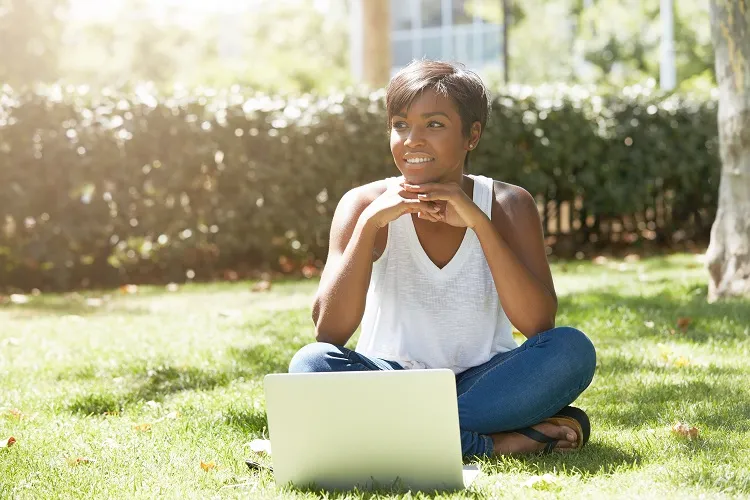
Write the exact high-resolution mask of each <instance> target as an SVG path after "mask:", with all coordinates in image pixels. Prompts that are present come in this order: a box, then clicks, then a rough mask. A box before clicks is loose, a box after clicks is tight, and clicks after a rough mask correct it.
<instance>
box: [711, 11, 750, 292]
mask: <svg viewBox="0 0 750 500" xmlns="http://www.w3.org/2000/svg"><path fill="white" fill-rule="evenodd" d="M711 32H712V38H713V42H714V50H715V52H716V80H717V82H718V85H719V120H718V121H719V151H720V154H721V163H722V167H721V182H720V184H719V208H718V211H717V214H716V220H715V222H714V225H713V227H712V228H711V244H710V245H709V247H708V252H707V253H706V263H707V267H708V271H709V274H710V281H709V288H708V299H709V301H711V302H713V301H715V300H717V299H720V298H724V297H729V296H741V295H745V296H750V2H748V0H711Z"/></svg>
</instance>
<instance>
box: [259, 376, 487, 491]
mask: <svg viewBox="0 0 750 500" xmlns="http://www.w3.org/2000/svg"><path fill="white" fill-rule="evenodd" d="M264 386H265V395H266V413H267V416H268V432H269V435H270V436H269V437H270V440H271V450H272V452H273V453H272V461H273V473H274V478H275V480H276V483H277V484H278V485H280V486H294V487H301V488H308V487H310V488H313V489H324V490H349V489H353V488H359V489H388V490H391V489H399V490H402V489H410V490H419V491H451V490H459V489H463V488H464V487H466V486H468V485H469V483H470V482H471V481H472V480H473V479H474V478H475V477H476V475H477V474H478V472H479V471H478V469H477V468H476V467H473V466H468V467H464V466H463V463H462V457H461V438H460V433H459V425H458V403H457V398H456V379H455V375H454V374H453V372H451V371H450V370H447V369H429V370H397V371H371V372H337V373H289V374H273V375H267V376H266V377H265V379H264ZM464 476H466V480H464Z"/></svg>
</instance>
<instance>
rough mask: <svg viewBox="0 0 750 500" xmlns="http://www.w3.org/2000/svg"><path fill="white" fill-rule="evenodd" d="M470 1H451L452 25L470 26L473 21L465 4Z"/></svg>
mask: <svg viewBox="0 0 750 500" xmlns="http://www.w3.org/2000/svg"><path fill="white" fill-rule="evenodd" d="M469 2H471V0H453V8H452V11H451V12H452V14H453V24H471V23H472V21H474V19H473V17H472V16H471V14H470V13H469V12H468V9H467V7H468V5H466V4H467V3H469Z"/></svg>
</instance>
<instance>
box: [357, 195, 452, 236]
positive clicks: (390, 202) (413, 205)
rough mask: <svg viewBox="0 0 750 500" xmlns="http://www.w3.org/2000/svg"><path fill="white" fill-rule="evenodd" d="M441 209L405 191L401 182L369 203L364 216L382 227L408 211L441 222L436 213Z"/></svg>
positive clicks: (379, 227) (421, 217)
mask: <svg viewBox="0 0 750 500" xmlns="http://www.w3.org/2000/svg"><path fill="white" fill-rule="evenodd" d="M439 211H440V208H439V207H437V205H436V204H435V203H433V202H430V201H423V200H419V199H417V194H416V193H411V192H408V191H405V190H404V188H403V187H401V185H400V184H393V185H392V186H390V187H389V188H388V189H386V190H385V191H384V192H383V194H381V195H380V196H378V197H377V198H375V199H374V200H373V202H372V203H370V205H368V207H367V208H366V209H365V210H364V211H363V212H362V216H363V217H365V218H366V220H367V221H368V222H369V223H371V224H373V225H374V226H375V227H376V228H378V229H381V228H383V227H385V226H387V225H388V223H389V222H391V221H394V220H396V219H398V218H399V217H401V216H402V215H404V214H408V213H417V217H419V218H420V219H426V220H429V221H431V222H440V221H441V220H442V219H441V218H440V216H438V215H436V214H437V213H438V212H439Z"/></svg>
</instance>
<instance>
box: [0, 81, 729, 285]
mask: <svg viewBox="0 0 750 500" xmlns="http://www.w3.org/2000/svg"><path fill="white" fill-rule="evenodd" d="M593 91H594V89H586V88H582V87H570V88H565V87H541V88H539V89H536V90H534V89H531V88H527V87H519V88H514V89H510V91H509V92H508V93H507V94H506V95H500V96H498V97H497V98H496V101H495V106H494V111H493V114H492V116H491V119H490V123H489V125H488V128H487V130H486V132H485V135H484V137H483V139H482V141H481V142H480V146H479V148H478V149H477V150H476V151H474V152H473V153H472V158H471V165H470V171H471V172H474V173H481V174H485V175H488V176H490V177H493V178H495V179H500V180H504V181H506V182H511V183H514V184H518V185H521V186H523V187H525V188H526V189H528V190H529V191H530V192H531V193H533V194H535V195H541V196H543V197H545V198H546V199H551V200H557V201H570V202H572V201H574V200H576V199H579V200H582V203H583V210H584V211H585V212H586V214H587V215H589V216H593V217H599V218H602V219H606V218H608V217H617V216H623V215H632V214H637V213H642V212H643V211H644V210H646V209H647V208H648V207H651V206H653V202H654V199H655V198H656V197H659V196H662V197H668V198H669V201H670V206H671V210H672V214H673V218H672V223H671V225H667V226H663V227H661V228H659V229H660V230H661V231H663V234H662V236H663V238H664V239H667V240H668V239H669V238H670V236H671V235H672V234H673V233H674V232H676V231H680V230H681V231H682V232H683V233H685V232H686V231H688V232H690V231H693V232H695V231H698V232H701V231H703V232H705V231H707V229H708V227H709V224H710V222H711V220H712V219H713V211H712V210H713V207H715V206H716V191H717V176H718V173H719V168H718V158H717V153H716V147H715V142H716V137H715V135H716V122H715V101H714V100H713V99H711V98H709V99H707V100H697V99H688V98H683V97H678V96H671V97H668V98H664V97H662V96H657V95H650V91H649V90H648V89H637V88H633V89H626V93H625V94H623V95H605V96H599V95H596V94H595V93H593ZM85 92H86V89H85V88H84V89H81V88H78V89H76V88H69V89H61V88H59V87H49V88H47V89H46V90H44V91H40V92H38V93H24V94H20V93H15V92H13V91H12V90H10V89H9V88H7V87H6V89H5V92H4V93H3V94H2V95H1V96H0V199H2V200H3V204H2V206H1V207H0V283H4V284H6V285H15V286H20V287H23V288H31V287H34V286H36V287H38V288H42V289H44V288H49V287H53V288H67V287H72V286H80V285H82V284H83V285H96V284H115V283H119V282H122V281H125V280H129V281H133V280H135V281H147V282H148V281H164V280H168V281H180V280H182V279H184V277H185V276H186V273H187V275H188V276H189V277H192V276H197V277H198V278H203V279H205V278H212V277H214V276H216V275H217V274H219V273H221V272H222V270H225V269H233V270H237V271H240V272H243V270H244V272H247V270H248V269H251V268H258V267H267V266H269V265H271V266H274V267H277V268H278V267H279V266H280V267H281V268H282V269H285V268H290V267H293V266H292V265H291V264H290V262H296V263H299V264H301V263H304V262H305V261H308V260H312V261H314V260H316V259H317V260H322V259H324V258H325V255H326V249H327V239H328V231H329V226H330V221H331V217H332V214H333V211H334V209H335V206H336V203H337V202H338V200H339V199H340V198H341V196H342V195H343V194H344V193H345V192H346V191H347V190H349V189H351V188H352V187H354V186H357V185H361V184H363V183H366V182H370V181H372V180H375V179H378V178H383V177H387V176H389V175H398V171H397V170H396V169H395V167H394V166H393V160H392V157H391V155H390V151H389V149H388V141H387V137H386V119H385V116H384V111H383V109H384V104H383V95H382V93H381V92H376V93H373V94H368V93H365V92H361V91H352V92H350V93H348V94H344V93H340V94H332V95H327V96H323V95H312V94H307V95H301V96H298V97H286V98H282V97H270V96H266V95H264V94H253V93H245V92H244V91H243V90H241V89H239V88H237V87H233V88H232V89H229V90H223V91H220V92H217V91H205V92H204V93H196V94H186V93H183V94H175V95H172V96H158V95H155V94H154V93H153V89H149V88H145V87H144V88H138V89H136V91H135V92H134V93H133V94H121V93H116V92H113V91H112V92H105V93H103V94H102V95H90V94H86V93H85ZM701 212H702V213H703V216H704V220H702V221H699V222H701V223H699V224H698V225H697V229H696V226H695V224H692V223H691V222H690V221H688V217H689V216H690V215H692V214H698V213H701ZM692 235H693V234H688V236H692ZM577 241H578V242H579V243H582V242H585V241H581V240H577ZM280 259H281V260H280ZM279 262H281V263H280V264H279Z"/></svg>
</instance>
